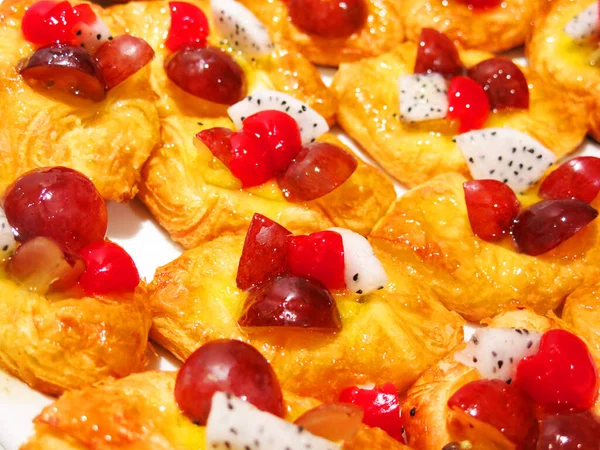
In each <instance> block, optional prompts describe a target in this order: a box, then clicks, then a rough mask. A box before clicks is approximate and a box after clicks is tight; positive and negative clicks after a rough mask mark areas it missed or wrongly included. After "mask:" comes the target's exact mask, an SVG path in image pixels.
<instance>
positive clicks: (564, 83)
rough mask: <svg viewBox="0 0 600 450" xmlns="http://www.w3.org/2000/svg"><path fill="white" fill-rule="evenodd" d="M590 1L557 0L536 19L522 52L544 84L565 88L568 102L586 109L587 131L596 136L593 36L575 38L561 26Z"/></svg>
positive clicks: (599, 121)
mask: <svg viewBox="0 0 600 450" xmlns="http://www.w3.org/2000/svg"><path fill="white" fill-rule="evenodd" d="M592 4H593V2H591V1H587V0H558V1H554V2H552V4H551V7H550V8H549V10H548V12H547V14H545V15H541V16H540V17H539V18H538V20H536V23H535V27H534V29H533V33H532V34H531V36H530V39H529V40H528V42H527V46H526V53H527V57H528V58H529V64H530V65H531V67H532V69H533V70H534V71H535V72H536V73H537V74H538V76H539V77H540V78H541V79H542V80H543V82H544V83H546V84H552V85H554V86H557V87H558V88H559V89H562V90H563V91H565V92H566V93H567V95H568V100H567V101H568V102H569V103H571V104H577V102H579V106H578V107H579V108H581V109H582V110H584V111H586V116H587V118H588V127H589V131H590V133H591V134H592V135H593V136H594V137H595V138H596V139H600V70H598V67H597V66H596V55H597V53H596V52H597V50H598V46H597V43H596V41H595V40H590V41H588V42H582V43H579V42H575V41H574V40H573V39H572V38H571V37H569V36H568V35H567V34H566V33H565V31H564V29H565V26H566V25H567V23H569V21H571V20H572V19H573V18H574V17H575V16H576V15H578V14H579V13H581V12H582V11H583V10H584V9H586V8H587V7H588V6H590V5H592Z"/></svg>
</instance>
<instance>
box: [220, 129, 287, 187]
mask: <svg viewBox="0 0 600 450" xmlns="http://www.w3.org/2000/svg"><path fill="white" fill-rule="evenodd" d="M229 140H230V142H231V158H230V159H229V164H228V166H229V170H231V173H232V174H233V176H235V177H236V178H238V179H239V180H240V181H241V182H242V186H243V187H245V188H249V187H252V186H259V185H261V184H263V183H266V182H267V181H269V180H270V179H271V178H273V176H274V175H275V167H274V166H273V160H272V159H271V155H270V153H269V149H268V147H267V146H266V145H264V143H263V141H262V140H261V139H260V138H259V137H258V136H256V135H255V134H253V133H249V132H246V131H240V132H237V133H233V134H232V135H231V138H230V139H229Z"/></svg>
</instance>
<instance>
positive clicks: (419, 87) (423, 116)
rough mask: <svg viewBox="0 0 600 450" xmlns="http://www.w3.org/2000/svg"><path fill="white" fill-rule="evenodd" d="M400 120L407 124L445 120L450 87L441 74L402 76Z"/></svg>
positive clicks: (400, 83)
mask: <svg viewBox="0 0 600 450" xmlns="http://www.w3.org/2000/svg"><path fill="white" fill-rule="evenodd" d="M398 88H399V90H400V119H402V120H403V121H405V122H421V121H424V120H432V119H443V118H444V117H446V113H447V112H448V85H447V82H446V79H445V78H444V77H443V76H442V75H440V74H439V73H427V74H413V75H402V76H401V77H400V78H399V80H398Z"/></svg>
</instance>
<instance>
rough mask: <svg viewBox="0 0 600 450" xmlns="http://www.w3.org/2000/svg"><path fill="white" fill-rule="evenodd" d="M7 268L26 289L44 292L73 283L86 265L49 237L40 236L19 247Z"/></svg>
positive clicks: (68, 286)
mask: <svg viewBox="0 0 600 450" xmlns="http://www.w3.org/2000/svg"><path fill="white" fill-rule="evenodd" d="M6 270H7V272H8V274H9V275H10V276H11V277H12V278H14V279H15V280H17V281H18V282H20V283H22V284H23V285H25V286H27V288H28V289H29V290H31V291H35V292H37V293H39V294H42V295H44V294H46V293H48V292H49V291H50V290H53V291H61V290H67V289H69V288H71V287H72V286H74V285H75V284H76V283H77V281H78V280H79V277H80V276H81V274H82V273H83V271H84V270H85V264H84V262H83V261H82V260H81V259H80V258H79V257H77V256H76V255H73V254H69V255H65V253H64V252H63V250H62V248H60V246H59V245H58V244H57V243H56V242H54V241H53V240H52V239H50V238H47V237H41V236H40V237H36V238H33V239H31V240H29V241H27V242H25V243H24V244H22V245H21V246H19V248H18V249H17V251H16V252H15V254H14V255H13V257H12V258H11V259H10V261H9V262H8V265H7V267H6Z"/></svg>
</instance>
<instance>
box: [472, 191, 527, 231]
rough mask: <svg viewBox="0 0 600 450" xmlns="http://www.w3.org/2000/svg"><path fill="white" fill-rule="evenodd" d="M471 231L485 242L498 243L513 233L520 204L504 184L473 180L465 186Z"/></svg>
mask: <svg viewBox="0 0 600 450" xmlns="http://www.w3.org/2000/svg"><path fill="white" fill-rule="evenodd" d="M463 189H464V191H465V201H466V204H467V213H468V216H469V222H470V223H471V229H472V230H473V233H475V235H476V236H479V237H480V238H481V239H483V240H485V241H490V242H494V241H498V240H500V239H502V237H503V236H504V235H506V234H508V233H509V232H510V229H511V227H512V224H513V222H514V220H515V219H516V217H517V215H518V214H519V208H520V203H519V200H518V199H517V196H516V195H515V193H514V192H513V190H512V189H511V188H509V187H508V186H507V185H506V184H504V183H502V182H501V181H496V180H473V181H467V182H466V183H464V184H463Z"/></svg>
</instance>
